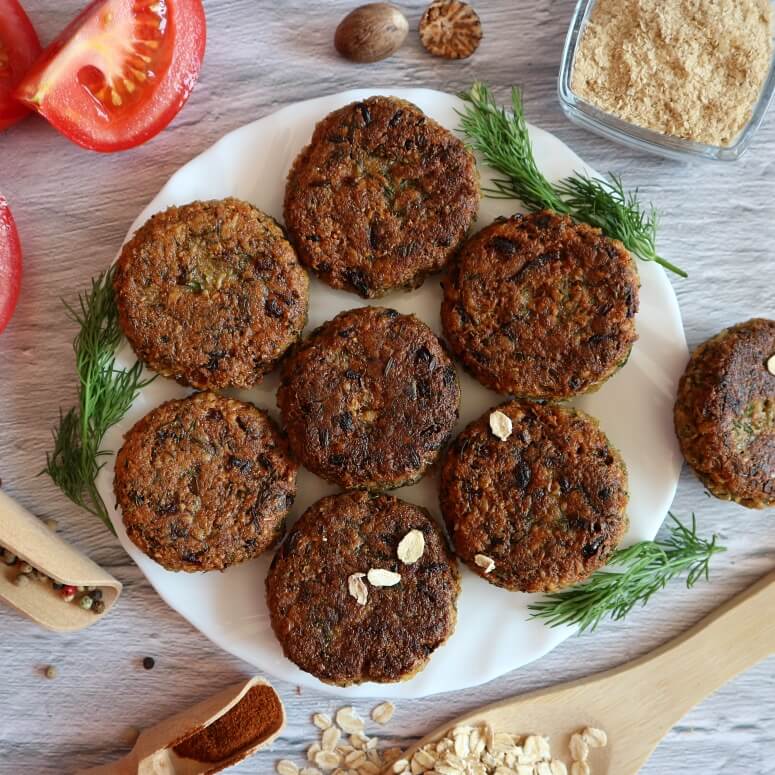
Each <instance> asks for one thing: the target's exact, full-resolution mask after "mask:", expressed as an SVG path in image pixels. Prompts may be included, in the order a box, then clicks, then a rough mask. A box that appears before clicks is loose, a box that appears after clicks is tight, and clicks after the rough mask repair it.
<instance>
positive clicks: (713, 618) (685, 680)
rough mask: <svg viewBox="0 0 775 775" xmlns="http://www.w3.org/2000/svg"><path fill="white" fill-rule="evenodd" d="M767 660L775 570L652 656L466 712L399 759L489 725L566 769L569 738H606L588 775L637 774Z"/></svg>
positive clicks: (593, 754)
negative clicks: (590, 732)
mask: <svg viewBox="0 0 775 775" xmlns="http://www.w3.org/2000/svg"><path fill="white" fill-rule="evenodd" d="M772 654H775V571H773V572H771V573H769V574H768V575H766V576H764V577H763V578H761V579H760V580H759V581H758V582H757V583H756V584H754V585H753V586H752V587H750V588H749V589H747V590H746V591H745V592H743V593H741V594H740V595H738V596H737V597H735V598H733V599H732V600H730V601H729V602H727V603H726V604H724V605H723V606H721V607H720V608H719V609H717V610H716V611H714V612H713V613H712V614H710V615H709V616H707V617H706V618H705V619H703V620H702V621H701V622H700V623H699V624H697V625H695V626H694V627H692V628H691V629H690V630H689V631H688V632H686V633H684V634H683V635H680V636H678V637H677V638H675V639H674V640H672V641H670V642H668V643H667V644H665V645H664V646H662V647H660V648H658V649H657V650H656V651H654V652H652V653H651V654H647V655H646V656H644V657H641V658H640V659H636V660H635V661H633V662H628V663H627V664H625V665H623V666H621V667H617V668H615V669H613V670H609V671H607V672H605V673H598V674H597V675H592V676H590V677H588V678H583V679H581V680H579V681H573V682H571V683H566V684H561V685H560V686H555V687H551V688H549V689H543V690H539V691H537V692H531V693H530V694H524V695H522V696H520V697H514V698H513V699H510V700H504V701H503V702H499V703H497V704H495V705H490V706H489V707H487V708H481V709H479V710H476V711H474V712H473V713H468V714H466V715H465V716H461V717H460V718H458V719H455V720H454V721H452V722H449V723H446V724H444V726H443V727H439V728H438V729H436V730H434V731H433V732H431V734H429V735H427V736H426V737H424V738H423V739H422V740H420V742H419V743H417V745H415V746H414V747H413V748H411V749H410V750H409V751H407V753H406V754H405V755H404V758H406V759H409V760H411V758H412V755H413V754H414V752H415V751H416V750H417V749H418V748H421V747H422V746H424V745H426V744H427V743H432V742H435V741H437V740H439V739H440V738H442V737H443V736H444V735H445V734H446V733H447V732H448V731H449V730H450V729H451V728H452V727H454V726H458V725H476V724H483V723H485V722H488V723H489V724H491V725H492V727H493V728H494V729H495V730H496V731H502V732H511V733H516V734H520V735H522V734H530V733H536V734H542V735H546V736H548V737H549V738H550V742H551V747H552V754H553V756H555V757H556V758H560V759H564V760H565V761H566V762H568V761H570V757H569V755H568V754H567V751H568V744H569V741H570V736H571V734H572V733H573V732H578V731H580V730H582V729H583V728H585V727H597V728H600V729H603V730H604V731H605V732H606V733H607V734H608V745H607V746H606V747H605V748H596V749H592V750H591V751H590V757H589V760H588V763H589V765H590V769H591V772H592V775H635V773H637V772H638V770H639V769H640V768H641V767H642V766H643V765H644V764H645V762H646V760H647V759H648V758H649V756H651V753H652V752H653V750H654V748H656V746H657V743H658V742H659V741H660V740H661V739H662V738H663V737H664V735H665V734H667V732H668V731H669V730H670V729H671V728H672V726H673V725H674V724H675V723H676V722H677V721H678V720H679V719H680V718H681V717H682V716H683V715H684V714H685V713H686V712H687V711H688V710H689V709H690V708H692V707H693V706H694V705H696V704H697V703H698V702H699V701H700V700H702V699H703V698H704V697H706V696H708V695H709V694H710V693H711V692H713V691H715V690H716V689H718V688H719V687H720V686H722V685H723V684H724V683H726V682H727V681H728V680H730V679H731V678H733V677H734V676H735V675H737V674H738V673H740V672H742V671H743V670H745V669H746V668H749V667H751V666H752V665H755V664H756V663H757V662H759V661H761V660H762V659H764V658H765V657H768V656H770V655H772ZM387 772H390V769H389V768H388V770H387Z"/></svg>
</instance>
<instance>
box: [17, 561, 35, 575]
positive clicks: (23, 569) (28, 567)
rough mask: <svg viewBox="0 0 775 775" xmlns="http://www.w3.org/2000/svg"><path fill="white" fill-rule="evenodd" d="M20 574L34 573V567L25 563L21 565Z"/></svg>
mask: <svg viewBox="0 0 775 775" xmlns="http://www.w3.org/2000/svg"><path fill="white" fill-rule="evenodd" d="M19 573H32V565H30V564H29V563H28V562H23V563H21V564H20V565H19Z"/></svg>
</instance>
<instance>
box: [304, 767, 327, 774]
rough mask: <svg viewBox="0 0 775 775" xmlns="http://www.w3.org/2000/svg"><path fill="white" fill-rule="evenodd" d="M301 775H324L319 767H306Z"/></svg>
mask: <svg viewBox="0 0 775 775" xmlns="http://www.w3.org/2000/svg"><path fill="white" fill-rule="evenodd" d="M299 775H322V773H321V772H320V770H319V769H318V768H317V767H305V768H304V769H303V770H301V771H300V772H299Z"/></svg>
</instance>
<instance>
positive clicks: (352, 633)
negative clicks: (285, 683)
mask: <svg viewBox="0 0 775 775" xmlns="http://www.w3.org/2000/svg"><path fill="white" fill-rule="evenodd" d="M413 529H416V530H420V531H422V533H423V536H424V537H425V551H424V553H423V555H422V556H421V557H420V559H419V560H418V561H417V562H415V563H414V564H412V565H404V564H403V563H401V562H400V561H399V560H398V558H397V554H396V550H397V547H398V544H399V542H400V541H401V539H402V538H403V537H404V536H405V535H406V534H407V533H408V532H409V531H410V530H413ZM371 568H383V569H386V570H390V571H393V572H395V573H400V574H401V581H400V583H399V584H397V585H396V586H393V587H373V586H371V585H370V584H368V583H367V587H368V599H367V602H366V605H363V606H362V605H359V604H358V603H357V602H356V600H355V598H354V597H352V596H351V595H350V593H349V590H348V578H349V577H350V575H351V574H353V573H368V571H369V570H370V569H371ZM266 590H267V604H268V607H269V612H270V615H271V621H272V628H273V629H274V632H275V634H276V635H277V639H278V640H279V641H280V643H281V645H282V647H283V651H284V653H285V656H286V657H288V659H290V660H291V661H293V662H294V663H295V664H296V665H298V666H299V667H300V668H301V669H302V670H304V671H306V672H308V673H312V675H314V676H316V677H317V678H319V679H320V680H321V681H324V682H325V683H331V684H335V685H337V686H349V685H351V684H356V683H362V682H364V681H377V682H380V683H390V682H394V681H402V680H406V679H408V678H411V677H412V676H413V675H415V674H416V673H418V672H419V671H420V670H422V669H423V668H424V667H425V665H426V664H427V662H428V660H429V658H430V655H431V654H432V653H433V651H434V650H435V649H437V648H438V647H439V646H440V645H441V644H442V643H444V642H445V641H446V640H447V638H448V637H449V636H450V635H451V634H452V632H453V631H454V629H455V623H456V619H457V612H456V605H457V597H458V594H459V592H460V578H459V574H458V568H457V563H456V561H455V558H454V556H453V554H452V552H451V551H450V550H449V548H448V546H447V541H446V538H445V537H444V534H443V533H442V531H441V529H440V528H439V526H438V525H437V524H436V523H435V522H434V520H433V519H432V518H431V517H430V515H429V514H428V512H427V511H426V510H425V509H421V508H419V507H418V506H414V505H412V504H409V503H405V502H404V501H401V500H399V499H398V498H394V497H392V496H389V495H379V496H370V495H368V494H366V493H363V492H347V493H342V494H340V495H332V496H330V497H328V498H323V499H322V500H319V501H318V502H317V503H315V504H314V505H313V506H311V507H310V508H309V509H307V511H306V512H305V513H304V514H303V515H302V517H301V519H300V520H299V521H298V522H297V523H296V524H295V525H294V526H293V528H292V529H291V531H290V532H289V534H288V538H287V540H286V541H285V542H284V543H283V545H282V546H281V547H280V549H279V550H278V552H277V554H276V555H275V558H274V560H273V562H272V567H271V569H270V571H269V574H268V575H267V578H266Z"/></svg>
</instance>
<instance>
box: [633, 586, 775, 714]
mask: <svg viewBox="0 0 775 775" xmlns="http://www.w3.org/2000/svg"><path fill="white" fill-rule="evenodd" d="M771 654H775V571H773V572H772V573H768V574H767V575H766V576H764V577H763V578H761V579H760V580H759V581H758V582H756V583H755V584H754V585H753V586H751V587H749V588H748V589H746V590H745V591H744V592H742V593H741V594H739V595H737V596H736V597H734V598H732V599H731V600H729V601H728V602H727V603H725V604H724V605H722V606H721V607H720V608H718V609H716V610H715V611H714V612H713V613H712V614H710V615H709V616H707V617H705V618H704V619H703V620H702V621H700V622H699V623H698V624H696V625H695V626H694V627H692V628H691V629H690V630H688V631H687V632H685V633H683V634H682V635H679V636H678V637H677V638H675V639H674V640H672V641H670V642H668V643H667V644H665V645H664V646H663V647H661V648H660V649H657V651H655V652H653V653H651V654H649V655H647V656H646V657H644V658H643V659H642V660H637V661H636V662H635V663H633V664H632V665H630V666H628V667H629V669H628V670H627V674H628V677H629V678H631V679H632V682H633V683H632V684H631V686H632V689H633V696H637V697H638V698H639V699H638V706H639V708H640V710H639V713H640V714H641V717H643V713H644V712H646V713H649V712H650V713H651V714H653V715H652V716H651V717H652V718H660V719H663V721H664V724H665V725H666V728H669V727H671V726H672V725H673V724H674V723H675V722H676V721H678V719H680V718H681V717H682V716H683V715H684V714H685V713H686V711H688V710H689V709H690V708H692V707H694V705H696V704H697V703H698V702H700V700H702V699H704V698H705V697H707V696H708V695H709V694H711V693H712V692H714V691H715V690H716V689H718V688H719V687H720V686H722V685H723V684H725V683H726V682H727V681H729V680H730V679H731V678H733V677H734V676H736V675H737V674H738V673H741V672H742V671H743V670H745V669H747V668H749V667H751V666H752V665H755V664H756V663H757V662H759V661H761V660H762V659H764V658H766V657H768V656H770V655H771ZM644 703H645V704H646V705H649V706H651V707H650V708H648V709H646V708H644V707H643V704H644Z"/></svg>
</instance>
